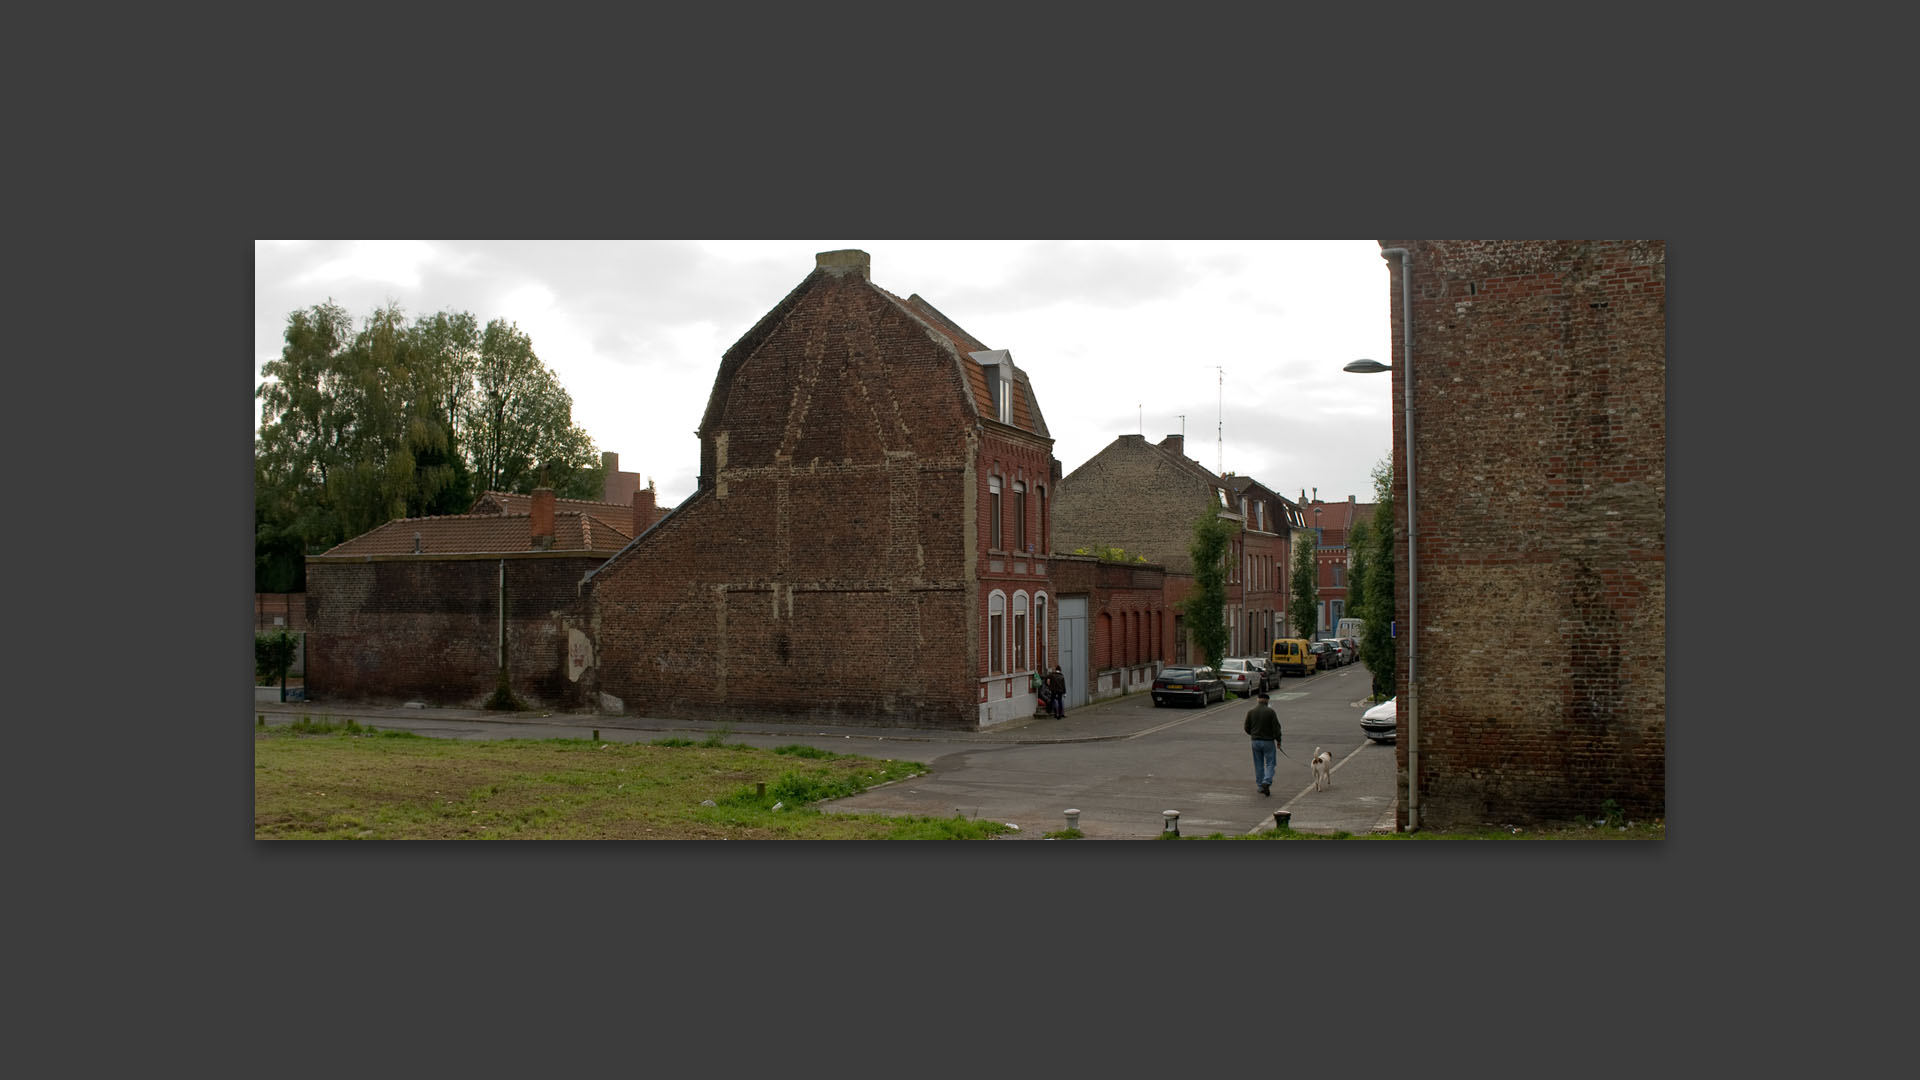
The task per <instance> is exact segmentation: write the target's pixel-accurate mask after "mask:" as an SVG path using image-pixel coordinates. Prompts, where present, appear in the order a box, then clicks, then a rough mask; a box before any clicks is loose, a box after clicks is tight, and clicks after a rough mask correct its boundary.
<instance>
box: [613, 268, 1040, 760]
mask: <svg viewBox="0 0 1920 1080" xmlns="http://www.w3.org/2000/svg"><path fill="white" fill-rule="evenodd" d="M957 364H958V361H956V359H955V358H954V355H953V353H952V352H950V351H947V350H946V349H943V348H941V347H940V346H938V345H936V344H935V342H934V340H933V339H932V337H931V336H930V334H929V332H928V330H927V329H926V328H925V327H924V326H922V325H921V324H920V323H918V322H916V321H915V320H913V319H912V318H911V317H910V316H908V315H906V314H905V313H904V312H901V311H900V310H899V309H898V308H897V307H895V306H894V305H893V304H891V303H890V302H888V301H887V300H886V299H885V298H884V297H883V296H881V295H879V294H878V293H876V292H875V291H873V289H872V288H871V287H870V286H868V285H867V284H866V283H865V280H864V278H862V277H860V276H857V275H851V274H849V275H845V276H834V275H832V274H825V273H817V274H815V275H813V276H811V277H809V278H808V279H807V281H805V282H803V283H802V285H801V286H800V287H799V288H797V289H796V290H795V291H794V293H793V294H791V295H790V296H789V297H788V299H787V300H786V301H783V302H782V306H781V307H779V308H776V310H775V312H773V313H772V314H771V315H770V316H769V318H768V319H765V320H763V321H762V323H761V324H760V325H759V326H757V327H756V328H755V329H754V330H753V331H752V332H750V334H749V335H748V337H747V338H746V339H743V343H742V346H741V347H737V349H736V350H730V352H729V358H728V359H726V360H723V362H722V368H721V371H720V374H719V376H718V378H717V379H716V385H715V391H714V397H713V399H712V401H711V402H710V405H709V411H708V415H707V418H706V420H705V422H704V427H705V429H706V431H707V435H706V437H705V438H703V439H702V449H701V461H702V470H701V471H702V476H703V488H702V490H701V491H700V492H699V493H698V494H697V495H696V496H695V497H694V498H693V499H691V500H689V501H688V502H687V503H686V504H684V505H683V506H682V507H681V508H680V509H679V510H678V511H676V512H675V513H674V514H672V515H671V516H669V517H667V518H666V519H664V520H663V521H662V522H661V523H660V524H659V525H658V526H656V527H655V528H654V529H653V530H652V532H650V533H648V534H647V536H645V537H643V538H642V539H641V540H640V542H639V543H638V544H637V545H636V546H635V547H634V548H632V549H630V550H629V552H628V554H627V555H626V556H625V557H622V558H619V559H616V560H615V561H613V562H612V563H610V564H609V565H608V566H607V567H606V568H604V569H603V570H602V571H601V572H600V573H598V574H596V575H595V576H594V578H593V579H592V581H591V583H590V586H589V591H590V593H591V595H592V606H593V622H594V635H595V640H596V643H597V652H596V665H597V666H596V668H595V669H594V670H593V671H591V672H590V673H589V675H588V676H587V677H586V678H583V680H582V681H583V683H590V684H591V687H592V688H593V689H594V690H597V691H600V692H604V693H607V694H611V695H613V696H615V697H617V698H619V699H620V700H621V702H622V704H623V706H624V708H625V711H626V712H628V713H633V714H641V715H657V716H669V717H685V718H706V719H726V718H729V717H733V716H738V715H741V714H743V713H751V714H753V715H755V716H756V717H761V718H767V719H789V720H793V721H813V722H820V723H864V724H881V725H892V724H901V725H916V726H936V727H955V728H964V729H971V728H973V727H975V726H976V722H977V718H978V716H979V711H980V708H979V707H980V699H981V696H982V694H983V690H982V682H981V679H980V676H979V673H980V672H981V671H983V670H984V668H983V659H982V656H981V646H980V644H979V642H980V640H981V623H982V621H983V618H984V617H983V614H982V607H981V603H982V601H981V597H980V590H979V589H978V581H977V578H976V570H975V567H974V565H973V559H974V557H975V554H976V549H975V547H974V545H973V544H972V543H969V542H968V541H969V539H970V538H977V537H978V536H979V531H978V529H979V526H978V523H977V519H976V514H977V512H978V506H977V505H976V498H977V494H976V493H977V492H978V491H979V490H980V484H981V480H980V463H979V461H978V459H977V458H976V456H975V451H976V449H977V447H976V446H975V445H974V442H973V438H972V436H971V435H970V433H971V432H973V431H974V430H975V429H974V425H973V419H972V415H971V413H970V412H968V411H967V409H966V405H965V398H964V397H963V396H962V394H963V391H962V389H961V385H962V384H961V379H962V373H961V371H960V369H959V368H958V366H957ZM1033 465H1034V467H1035V468H1036V469H1037V470H1038V472H1039V475H1042V476H1044V475H1045V474H1046V468H1047V467H1046V465H1045V463H1044V462H1035V463H1033ZM1049 614H1050V615H1051V612H1050V613H1049Z"/></svg>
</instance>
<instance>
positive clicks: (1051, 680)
mask: <svg viewBox="0 0 1920 1080" xmlns="http://www.w3.org/2000/svg"><path fill="white" fill-rule="evenodd" d="M1047 693H1049V694H1052V695H1053V715H1054V717H1055V718H1057V719H1065V718H1066V715H1067V677H1066V676H1065V675H1063V674H1061V672H1060V669H1059V668H1057V667H1056V668H1054V669H1053V671H1052V673H1051V674H1049V675H1048V676H1047Z"/></svg>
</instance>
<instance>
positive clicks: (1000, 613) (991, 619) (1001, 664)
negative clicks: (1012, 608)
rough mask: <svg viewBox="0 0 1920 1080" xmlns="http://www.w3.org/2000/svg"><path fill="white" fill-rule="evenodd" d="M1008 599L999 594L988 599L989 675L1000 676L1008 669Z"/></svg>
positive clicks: (994, 594)
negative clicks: (1006, 622)
mask: <svg viewBox="0 0 1920 1080" xmlns="http://www.w3.org/2000/svg"><path fill="white" fill-rule="evenodd" d="M1006 612H1007V598H1006V597H1005V596H1002V595H1001V594H999V593H993V594H992V595H990V596H988V597H987V674H989V675H998V674H999V673H1000V672H1001V671H1003V670H1005V669H1006V662H1007V653H1006V648H1007V645H1006V631H1005V627H1004V623H1005V621H1006V618H1007V614H1006Z"/></svg>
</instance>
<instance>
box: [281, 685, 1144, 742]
mask: <svg viewBox="0 0 1920 1080" xmlns="http://www.w3.org/2000/svg"><path fill="white" fill-rule="evenodd" d="M1138 698H1139V695H1138V694H1135V695H1131V700H1135V701H1137V700H1138ZM1128 700H1129V698H1127V697H1114V698H1107V699H1105V700H1103V701H1098V702H1095V703H1093V704H1091V705H1082V706H1080V707H1079V708H1077V709H1071V710H1068V712H1067V715H1066V716H1065V717H1063V718H1061V719H1057V720H1056V719H1054V718H1053V717H1050V716H1036V717H1031V718H1026V717H1023V718H1020V719H1015V720H1009V721H1006V722H1005V723H1000V724H995V725H994V726H992V727H990V728H985V729H983V730H980V731H959V730H949V729H944V728H908V727H880V726H868V725H832V724H813V723H807V722H803V721H796V722H793V723H781V722H777V721H767V720H755V719H752V718H747V717H743V718H742V719H739V720H735V721H717V720H677V719H672V718H669V717H650V716H614V715H609V714H603V713H592V712H546V711H529V712H497V711H494V710H492V709H450V708H439V707H434V706H426V707H414V706H409V705H368V704H363V703H360V702H326V701H288V702H279V701H256V702H255V703H254V706H253V711H254V712H255V714H267V715H272V716H292V717H301V716H307V717H312V718H314V719H316V720H318V719H320V718H322V717H333V718H335V719H339V720H345V719H348V718H351V719H352V720H353V721H354V722H356V723H360V724H368V725H371V726H373V727H379V726H380V724H381V721H383V720H388V721H391V720H393V719H396V718H407V717H412V718H416V719H418V718H427V719H434V720H461V721H467V722H472V723H493V724H546V725H550V726H553V727H570V728H578V727H586V728H601V729H606V730H613V731H663V732H665V731H679V732H702V733H706V732H713V731H716V730H719V729H722V728H724V729H726V730H728V731H732V732H737V733H739V734H743V735H802V734H812V735H840V736H845V737H849V738H855V739H860V738H869V739H887V740H892V741H902V740H907V741H924V742H951V743H1073V742H1099V741H1102V740H1106V739H1124V738H1128V737H1130V736H1133V735H1138V734H1140V733H1142V732H1145V731H1150V730H1152V729H1154V728H1156V727H1160V726H1163V725H1166V724H1168V723H1177V722H1178V719H1179V718H1176V719H1173V720H1169V719H1168V717H1166V716H1165V715H1158V714H1155V713H1150V712H1149V713H1142V712H1140V711H1139V710H1137V709H1119V708H1115V707H1114V706H1117V705H1119V704H1121V703H1123V702H1126V701H1128Z"/></svg>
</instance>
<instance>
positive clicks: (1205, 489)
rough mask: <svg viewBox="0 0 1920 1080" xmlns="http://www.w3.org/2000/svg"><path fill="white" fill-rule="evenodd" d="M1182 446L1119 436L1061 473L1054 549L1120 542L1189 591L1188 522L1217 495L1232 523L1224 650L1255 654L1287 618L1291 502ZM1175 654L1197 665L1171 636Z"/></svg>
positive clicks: (1171, 440) (1172, 439)
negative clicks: (1218, 472)
mask: <svg viewBox="0 0 1920 1080" xmlns="http://www.w3.org/2000/svg"><path fill="white" fill-rule="evenodd" d="M1184 442H1185V440H1184V439H1183V438H1182V437H1181V436H1178V435H1169V436H1167V437H1166V438H1165V439H1163V440H1161V441H1160V442H1159V443H1157V444H1155V443H1149V442H1147V441H1146V439H1145V438H1144V437H1143V436H1140V435H1122V436H1120V437H1119V438H1117V439H1115V440H1114V441H1113V442H1111V443H1109V444H1108V445H1107V446H1106V447H1104V448H1103V449H1102V450H1101V451H1100V452H1099V453H1098V454H1095V455H1094V456H1093V457H1092V458H1089V459H1088V460H1087V461H1086V463H1085V464H1083V465H1081V466H1080V467H1079V468H1077V469H1075V470H1074V471H1073V472H1071V473H1069V474H1067V476H1066V477H1065V478H1063V479H1062V480H1061V481H1060V482H1059V484H1058V485H1057V486H1058V488H1059V493H1058V497H1057V502H1058V505H1057V506H1056V507H1055V509H1054V529H1055V539H1054V547H1055V549H1056V550H1058V551H1061V552H1070V551H1078V550H1083V549H1084V550H1086V551H1089V552H1093V551H1097V550H1098V549H1100V548H1103V547H1119V548H1122V549H1124V550H1125V551H1126V553H1127V554H1128V555H1138V556H1142V557H1144V558H1145V559H1146V560H1147V561H1148V562H1149V563H1153V564H1155V565H1158V566H1161V567H1164V568H1165V570H1166V571H1167V572H1168V573H1169V574H1171V575H1177V576H1179V577H1183V578H1185V579H1187V581H1188V584H1187V585H1186V586H1183V589H1184V588H1188V587H1191V579H1192V576H1193V555H1192V546H1193V526H1194V522H1195V521H1196V520H1197V519H1198V518H1199V517H1200V516H1201V515H1202V514H1205V513H1206V512H1207V508H1208V507H1209V506H1213V505H1221V501H1222V498H1223V494H1222V493H1223V492H1224V493H1225V494H1224V498H1225V500H1226V504H1225V505H1224V506H1222V510H1221V516H1222V517H1224V518H1226V519H1228V520H1230V521H1232V522H1234V523H1235V524H1236V525H1237V526H1239V528H1237V529H1236V530H1235V533H1234V536H1233V539H1232V541H1231V544H1230V547H1229V551H1228V556H1227V565H1228V575H1227V583H1226V591H1227V595H1226V611H1225V618H1226V620H1227V624H1228V627H1229V634H1228V643H1229V644H1228V652H1229V653H1230V654H1232V655H1236V656H1241V655H1259V656H1264V655H1266V654H1267V650H1268V647H1269V646H1270V645H1271V644H1272V637H1274V636H1277V635H1276V634H1275V630H1276V628H1278V627H1282V626H1284V625H1285V623H1286V601H1287V582H1288V575H1289V573H1290V567H1291V558H1292V555H1291V552H1292V544H1293V540H1292V536H1293V531H1294V530H1295V529H1296V528H1298V527H1299V525H1300V522H1299V510H1298V507H1296V506H1294V505H1293V503H1292V502H1290V501H1289V500H1287V499H1285V498H1282V497H1280V496H1279V495H1276V494H1274V493H1273V491H1272V490H1271V489H1269V488H1267V487H1266V486H1264V485H1262V484H1259V483H1258V482H1256V481H1254V480H1252V479H1251V478H1249V477H1244V476H1225V477H1220V476H1215V475H1214V474H1213V473H1212V472H1210V471H1208V470H1207V469H1206V468H1205V467H1203V466H1202V465H1200V463H1198V462H1196V461H1194V460H1193V459H1191V458H1189V457H1187V456H1186V454H1185V446H1184ZM1089 617H1090V618H1091V614H1090V615H1089ZM1097 627H1098V624H1097V623H1096V629H1097ZM1175 660H1180V661H1183V662H1188V663H1201V662H1204V660H1203V658H1201V657H1199V656H1198V655H1197V654H1194V653H1192V652H1191V643H1190V642H1188V641H1179V642H1176V644H1175V647H1174V651H1173V652H1172V653H1170V654H1169V655H1168V656H1167V661H1168V662H1173V661H1175Z"/></svg>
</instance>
